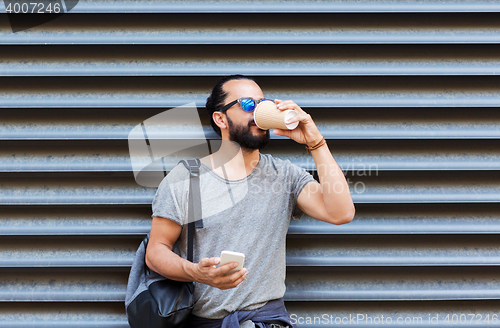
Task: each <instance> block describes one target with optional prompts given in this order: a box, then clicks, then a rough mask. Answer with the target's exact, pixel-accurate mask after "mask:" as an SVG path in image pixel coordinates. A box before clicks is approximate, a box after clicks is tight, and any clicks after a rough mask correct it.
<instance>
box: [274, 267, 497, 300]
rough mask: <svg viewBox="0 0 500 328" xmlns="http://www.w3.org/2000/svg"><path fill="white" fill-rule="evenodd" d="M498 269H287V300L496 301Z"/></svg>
mask: <svg viewBox="0 0 500 328" xmlns="http://www.w3.org/2000/svg"><path fill="white" fill-rule="evenodd" d="M497 275H498V268H496V267H481V268H478V267H461V268H455V269H453V270H446V271H443V270H442V268H432V267H427V268H424V267H408V268H396V267H388V268H378V267H369V268H335V269H332V268H317V267H316V268H315V270H314V271H313V270H308V269H300V268H297V269H289V270H287V278H286V286H287V291H286V293H285V296H284V299H285V300H287V301H389V300H393V301H396V300H397V301H403V300H405V301H406V300H408V301H417V300H428V301H431V300H495V299H499V298H500V284H499V282H498V280H497V279H496V276H497Z"/></svg>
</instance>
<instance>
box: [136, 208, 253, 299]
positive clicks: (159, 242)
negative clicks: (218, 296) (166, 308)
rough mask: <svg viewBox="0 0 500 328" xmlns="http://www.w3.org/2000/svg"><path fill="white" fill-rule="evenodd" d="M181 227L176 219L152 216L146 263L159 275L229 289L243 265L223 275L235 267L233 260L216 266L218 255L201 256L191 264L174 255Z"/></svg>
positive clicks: (243, 274) (242, 273)
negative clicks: (196, 261)
mask: <svg viewBox="0 0 500 328" xmlns="http://www.w3.org/2000/svg"><path fill="white" fill-rule="evenodd" d="M181 232H182V227H181V226H180V225H179V224H177V223H176V222H174V221H172V220H169V219H166V218H162V217H157V216H155V217H153V221H152V223H151V233H150V235H149V242H148V248H147V250H146V265H147V266H148V267H149V268H150V269H151V270H153V271H155V272H157V273H159V274H161V275H162V276H164V277H166V278H169V279H172V280H176V281H196V282H199V283H204V284H207V285H210V286H213V287H217V288H219V289H229V288H234V287H236V286H238V285H239V284H240V283H241V282H242V281H243V280H244V279H245V277H246V272H247V270H246V268H243V269H241V270H240V271H238V272H235V273H233V274H231V275H225V274H226V273H227V272H228V271H230V270H232V269H234V268H235V267H236V266H237V263H236V262H232V263H228V264H226V265H222V266H219V267H218V268H217V267H216V265H218V264H219V262H220V259H219V258H218V257H210V258H204V259H201V260H200V262H198V263H192V262H190V261H188V260H186V259H183V258H182V257H180V256H178V255H177V254H175V253H174V252H173V251H172V249H173V247H174V244H175V242H176V241H177V239H179V236H180V235H181Z"/></svg>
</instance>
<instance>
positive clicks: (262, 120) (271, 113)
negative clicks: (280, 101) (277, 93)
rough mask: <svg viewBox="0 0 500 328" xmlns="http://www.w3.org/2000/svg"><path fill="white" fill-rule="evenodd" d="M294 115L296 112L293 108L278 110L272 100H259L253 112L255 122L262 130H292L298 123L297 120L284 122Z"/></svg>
mask: <svg viewBox="0 0 500 328" xmlns="http://www.w3.org/2000/svg"><path fill="white" fill-rule="evenodd" d="M295 116H297V112H296V111H294V110H293V109H289V110H279V109H278V107H277V106H276V104H275V103H274V102H272V101H262V102H260V103H259V104H258V105H257V107H256V108H255V111H254V112H253V118H254V121H255V124H256V125H257V126H258V127H259V128H261V129H262V130H269V129H283V130H293V129H295V128H296V127H297V126H298V125H299V122H294V123H291V124H286V123H285V122H286V121H287V120H289V119H291V118H292V117H295Z"/></svg>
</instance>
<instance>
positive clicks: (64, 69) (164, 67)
mask: <svg viewBox="0 0 500 328" xmlns="http://www.w3.org/2000/svg"><path fill="white" fill-rule="evenodd" d="M499 66H500V61H499V60H490V59H486V60H481V59H479V60H473V59H472V60H464V61H461V60H454V59H450V60H425V61H424V60H407V59H399V60H390V59H389V60H370V61H363V60H342V59H340V60H336V61H335V60H330V61H321V60H314V61H305V60H288V61H287V60H286V59H281V60H280V61H279V62H276V61H274V60H267V61H264V60H252V61H243V60H241V61H239V60H238V58H231V59H228V60H227V61H223V60H210V59H209V58H208V59H207V60H204V61H195V62H189V61H187V60H184V61H182V62H181V61H179V62H176V61H163V62H160V61H156V62H155V61H152V60H151V59H147V60H144V61H140V60H123V61H118V60H110V62H107V61H96V60H94V61H91V60H87V61H77V62H69V61H65V60H58V62H56V63H52V62H46V61H42V60H40V59H37V60H23V61H22V62H20V61H14V60H9V59H6V60H5V59H4V60H3V61H2V62H0V76H9V77H14V76H20V77H29V76H95V77H98V76H136V77H141V76H225V75H230V74H233V73H234V72H238V73H239V74H244V75H252V76H420V75H424V76H436V75H437V76H440V75H445V76H446V75H452V76H470V75H479V76H483V75H498V74H499Z"/></svg>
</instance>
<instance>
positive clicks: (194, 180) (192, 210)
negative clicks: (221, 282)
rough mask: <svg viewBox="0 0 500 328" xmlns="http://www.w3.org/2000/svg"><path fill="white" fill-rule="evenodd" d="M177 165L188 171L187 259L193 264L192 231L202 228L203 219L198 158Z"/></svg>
mask: <svg viewBox="0 0 500 328" xmlns="http://www.w3.org/2000/svg"><path fill="white" fill-rule="evenodd" d="M179 163H182V164H184V166H185V167H186V168H187V169H188V170H189V181H190V182H189V205H188V225H187V229H188V231H187V235H188V236H187V237H188V245H187V246H188V250H187V259H188V261H191V262H193V246H194V230H195V228H203V217H202V213H201V192H200V166H201V162H200V160H199V159H198V158H195V159H188V160H181V161H180V162H179Z"/></svg>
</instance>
